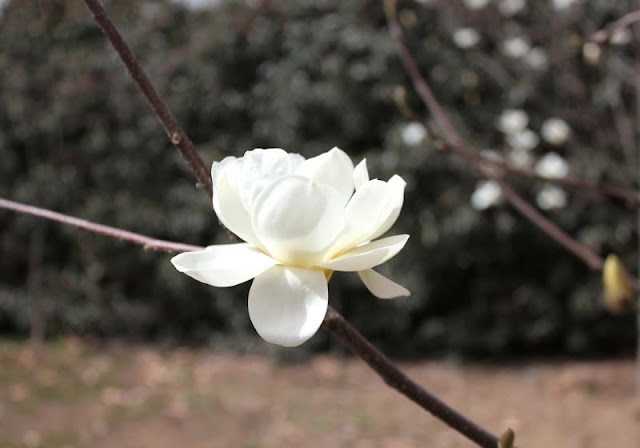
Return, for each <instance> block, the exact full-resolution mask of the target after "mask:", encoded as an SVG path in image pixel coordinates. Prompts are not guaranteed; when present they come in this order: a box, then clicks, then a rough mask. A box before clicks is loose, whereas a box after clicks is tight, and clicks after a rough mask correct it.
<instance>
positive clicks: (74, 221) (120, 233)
mask: <svg viewBox="0 0 640 448" xmlns="http://www.w3.org/2000/svg"><path fill="white" fill-rule="evenodd" d="M0 208H3V209H6V210H13V211H14V212H18V213H26V214H28V215H33V216H37V217H39V218H44V219H48V220H50V221H56V222H60V223H62V224H67V225H70V226H73V227H77V228H79V229H83V230H88V231H89V232H93V233H99V234H100V235H105V236H108V237H111V238H116V239H119V240H124V241H130V242H132V243H135V244H139V245H141V246H144V248H145V249H151V250H157V251H161V252H189V251H193V250H199V249H202V248H201V247H199V246H192V245H191V244H182V243H174V242H172V241H165V240H158V239H155V238H151V237H148V236H144V235H140V234H139V233H133V232H129V231H127V230H122V229H118V228H116V227H110V226H105V225H104V224H98V223H95V222H91V221H87V220H86V219H80V218H75V217H73V216H69V215H64V214H62V213H58V212H54V211H51V210H47V209H44V208H40V207H34V206H32V205H26V204H22V203H20V202H15V201H9V200H7V199H2V198H0Z"/></svg>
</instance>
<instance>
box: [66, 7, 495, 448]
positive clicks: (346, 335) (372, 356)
mask: <svg viewBox="0 0 640 448" xmlns="http://www.w3.org/2000/svg"><path fill="white" fill-rule="evenodd" d="M84 2H85V3H86V4H87V6H89V8H90V9H91V11H92V12H93V14H94V16H95V18H96V21H97V22H98V23H99V24H100V26H101V27H102V29H103V30H104V32H105V34H106V35H107V38H108V39H109V40H110V42H111V43H112V45H113V46H114V48H115V49H116V51H117V52H118V54H119V55H120V57H121V58H122V60H123V62H124V64H125V65H126V67H127V69H128V70H129V74H130V75H131V76H132V77H133V78H134V80H135V81H136V84H137V85H138V87H139V88H140V90H142V91H143V93H144V94H145V96H146V97H147V100H148V101H149V103H150V104H151V107H152V109H153V111H154V113H155V114H156V116H157V117H158V119H159V120H160V121H161V122H162V123H163V125H164V124H165V121H166V118H167V117H171V119H170V120H169V122H168V124H169V125H171V126H165V129H166V130H167V132H169V133H170V134H169V135H170V136H173V135H178V136H179V137H180V138H179V139H175V140H174V139H173V138H172V141H173V142H174V144H175V145H176V146H178V144H179V143H182V146H178V149H180V153H181V154H182V156H183V157H184V158H185V159H186V160H187V162H188V163H189V166H190V167H191V170H192V171H193V172H194V174H195V175H196V178H197V179H198V180H199V182H200V183H201V184H203V185H204V186H205V190H206V191H207V193H209V196H211V183H210V180H209V178H208V176H209V175H208V172H207V173H206V176H207V181H206V182H205V179H203V178H202V176H203V171H202V170H203V169H205V168H204V163H202V160H201V159H200V157H199V155H198V154H197V153H196V151H195V149H194V148H193V145H191V142H190V141H189V139H188V138H187V136H186V135H185V134H184V132H183V131H182V129H181V128H180V127H179V125H178V124H177V122H176V121H175V120H174V119H172V115H171V113H170V111H169V109H168V107H167V106H166V104H165V103H164V102H163V101H162V99H161V98H160V96H159V95H158V94H157V93H156V92H155V90H153V87H152V86H151V84H150V83H149V82H148V79H147V77H146V75H145V74H144V71H143V70H142V67H141V66H140V65H139V64H138V63H137V61H136V60H135V57H134V56H133V54H132V53H131V51H130V50H129V48H128V47H127V45H126V43H125V42H124V40H123V39H122V37H121V36H120V33H119V32H118V31H117V29H116V27H115V26H114V25H113V23H112V22H111V20H109V18H108V16H107V14H106V12H105V10H104V9H103V8H102V6H100V4H99V3H98V2H97V1H96V0H84ZM185 142H188V144H187V146H186V150H185V146H184V144H185ZM207 185H208V186H209V187H208V188H207ZM72 219H73V220H75V219H77V218H72ZM80 221H82V220H80ZM61 222H66V223H70V222H68V221H66V220H61ZM83 228H85V229H86V230H92V229H93V227H91V226H85V227H83ZM111 230H114V229H113V228H111ZM127 233H128V232H127ZM133 235H136V234H133ZM114 236H116V235H114ZM136 236H137V237H140V236H141V235H136ZM116 237H117V236H116ZM130 241H132V242H136V241H135V240H133V239H130ZM327 316H328V318H327V319H326V320H325V321H324V323H323V326H324V327H325V328H327V329H328V330H329V331H331V332H332V333H333V334H334V335H335V336H336V337H337V338H338V339H339V340H340V341H341V342H342V343H343V344H345V345H346V346H348V347H350V348H351V349H352V350H353V351H354V353H356V355H358V356H359V357H361V358H362V359H363V360H364V361H365V362H366V363H367V364H368V365H369V366H370V367H372V368H373V369H374V370H375V371H376V372H377V373H378V374H379V375H380V376H382V377H383V378H384V380H385V381H386V382H387V383H388V384H390V385H392V386H393V387H395V388H396V389H398V390H399V391H400V392H401V393H402V394H404V395H405V396H407V397H408V398H410V399H411V400H413V401H415V402H416V403H418V404H420V405H421V406H422V407H423V408H424V409H426V410H428V411H430V412H431V413H432V414H433V415H435V416H436V417H438V418H440V419H441V420H443V421H444V422H446V423H447V424H449V425H450V426H451V427H452V428H454V429H457V430H458V431H460V432H462V433H463V434H465V435H467V436H468V437H470V438H471V439H472V440H476V439H477V443H479V445H480V446H482V447H486V448H495V446H496V444H497V440H498V439H497V438H496V437H495V436H493V435H491V434H490V433H488V432H487V431H485V430H483V429H482V428H480V427H479V426H477V425H475V424H473V423H472V422H470V421H469V420H467V419H466V418H465V417H463V416H462V415H460V414H459V413H458V412H457V411H455V410H453V409H452V408H449V407H448V406H446V405H444V403H442V402H441V401H440V400H438V399H437V398H436V397H435V396H433V395H431V394H430V393H428V392H427V391H426V390H424V389H423V388H422V387H420V386H419V385H418V384H417V383H414V382H413V381H411V380H410V379H409V378H408V377H407V376H406V375H404V374H403V373H402V372H401V371H400V370H399V369H398V368H397V367H395V366H394V365H393V364H392V363H391V362H389V361H388V360H387V359H386V358H384V356H382V355H381V354H380V352H379V351H378V350H377V349H376V348H375V347H373V345H371V344H370V343H369V342H367V341H366V340H365V339H364V338H363V337H362V336H361V335H360V334H359V333H358V332H357V330H356V329H355V328H353V327H352V326H351V325H350V324H349V323H348V322H347V321H346V320H344V319H343V318H342V317H341V316H340V315H339V314H338V313H337V311H335V310H334V309H333V308H331V307H329V310H328V311H327ZM336 316H340V318H339V319H336V318H335V317H336ZM399 379H400V380H402V382H400V383H399V382H398V380H399ZM409 385H410V386H409ZM454 422H457V423H454ZM465 431H466V432H465ZM472 436H473V437H472ZM474 437H475V438H474ZM480 441H482V443H480Z"/></svg>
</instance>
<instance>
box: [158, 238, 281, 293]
mask: <svg viewBox="0 0 640 448" xmlns="http://www.w3.org/2000/svg"><path fill="white" fill-rule="evenodd" d="M171 263H173V265H174V266H175V268H176V269H177V270H178V271H180V272H183V273H185V274H187V275H188V276H190V277H192V278H194V279H196V280H198V281H200V282H202V283H206V284H208V285H212V286H219V287H226V286H235V285H239V284H240V283H244V282H246V281H247V280H251V279H252V278H254V277H256V276H257V275H259V274H262V273H263V272H264V271H266V270H267V269H269V268H270V267H272V266H274V265H276V264H277V263H278V262H277V261H275V260H274V259H273V258H271V257H269V256H268V255H265V254H264V253H263V252H261V251H260V250H258V249H256V248H255V247H254V246H252V245H250V244H222V245H218V246H209V247H207V248H206V249H204V250H196V251H193V252H184V253H182V254H179V255H176V256H175V257H173V258H172V259H171Z"/></svg>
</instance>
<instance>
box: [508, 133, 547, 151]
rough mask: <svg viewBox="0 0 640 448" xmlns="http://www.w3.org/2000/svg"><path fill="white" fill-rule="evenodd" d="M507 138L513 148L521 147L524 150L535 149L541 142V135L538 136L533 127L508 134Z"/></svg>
mask: <svg viewBox="0 0 640 448" xmlns="http://www.w3.org/2000/svg"><path fill="white" fill-rule="evenodd" d="M506 140H507V144H508V145H509V146H511V147H512V148H513V149H520V150H524V151H529V150H531V149H534V148H535V147H536V146H538V143H540V137H538V134H536V133H535V132H533V131H532V130H531V129H525V130H524V131H522V132H517V133H515V134H507V136H506Z"/></svg>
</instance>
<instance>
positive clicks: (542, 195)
mask: <svg viewBox="0 0 640 448" xmlns="http://www.w3.org/2000/svg"><path fill="white" fill-rule="evenodd" d="M536 202H537V203H538V207H540V208H541V209H543V210H553V209H558V208H564V207H566V205H567V193H566V192H565V191H564V190H563V189H562V188H559V187H556V186H555V185H545V186H544V187H543V188H542V190H540V191H539V192H538V195H537V196H536Z"/></svg>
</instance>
